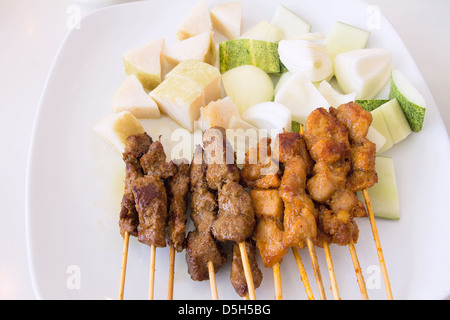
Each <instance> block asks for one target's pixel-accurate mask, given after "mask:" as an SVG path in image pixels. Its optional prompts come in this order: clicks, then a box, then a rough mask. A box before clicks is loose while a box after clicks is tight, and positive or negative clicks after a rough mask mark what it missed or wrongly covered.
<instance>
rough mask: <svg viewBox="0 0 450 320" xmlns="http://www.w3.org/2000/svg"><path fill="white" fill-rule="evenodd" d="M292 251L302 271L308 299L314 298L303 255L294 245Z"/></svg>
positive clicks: (301, 275)
mask: <svg viewBox="0 0 450 320" xmlns="http://www.w3.org/2000/svg"><path fill="white" fill-rule="evenodd" d="M292 253H293V254H294V258H295V262H296V263H297V268H298V271H299V272H300V278H301V279H302V282H303V285H304V286H305V291H306V295H307V296H308V300H314V294H313V292H312V289H311V285H310V284H309V280H308V276H307V274H306V270H305V266H304V265H303V261H302V257H301V256H300V253H299V252H298V250H297V248H295V247H292Z"/></svg>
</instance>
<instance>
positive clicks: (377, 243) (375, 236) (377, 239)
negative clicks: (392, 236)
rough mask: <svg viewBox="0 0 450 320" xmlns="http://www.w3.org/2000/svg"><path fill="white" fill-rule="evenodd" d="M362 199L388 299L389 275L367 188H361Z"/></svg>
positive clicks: (390, 297)
mask: <svg viewBox="0 0 450 320" xmlns="http://www.w3.org/2000/svg"><path fill="white" fill-rule="evenodd" d="M363 195H364V200H365V202H366V207H367V211H368V215H369V221H370V226H371V228H372V233H373V239H374V241H375V246H376V248H377V254H378V260H379V261H380V266H381V272H382V274H383V279H384V286H385V288H386V294H387V297H388V299H389V300H393V299H394V297H393V295H392V289H391V283H390V281H389V276H388V273H387V269H386V263H385V261H384V255H383V249H382V248H381V242H380V237H379V236H378V229H377V225H376V222H375V216H374V214H373V209H372V204H371V202H370V197H369V193H368V192H367V189H364V190H363Z"/></svg>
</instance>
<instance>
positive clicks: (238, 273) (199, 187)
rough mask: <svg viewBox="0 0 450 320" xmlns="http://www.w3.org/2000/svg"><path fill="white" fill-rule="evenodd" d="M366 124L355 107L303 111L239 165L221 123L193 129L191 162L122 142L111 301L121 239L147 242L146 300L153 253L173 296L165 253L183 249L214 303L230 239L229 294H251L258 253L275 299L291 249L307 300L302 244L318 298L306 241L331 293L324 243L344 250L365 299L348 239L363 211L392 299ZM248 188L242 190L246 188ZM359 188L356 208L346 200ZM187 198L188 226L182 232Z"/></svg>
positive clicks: (152, 146) (144, 140) (135, 140)
mask: <svg viewBox="0 0 450 320" xmlns="http://www.w3.org/2000/svg"><path fill="white" fill-rule="evenodd" d="M371 121H372V116H371V114H370V113H369V112H367V111H365V110H364V109H362V108H361V107H360V106H359V105H358V104H356V103H348V104H344V105H341V106H339V107H338V108H333V107H330V109H329V111H327V110H326V109H324V108H319V109H316V110H315V111H313V112H312V113H311V114H310V116H309V117H308V119H307V121H306V124H305V131H304V132H303V128H302V127H301V130H300V132H283V133H280V134H279V135H278V136H277V137H276V139H275V143H274V145H273V150H272V147H271V146H272V143H271V139H270V138H263V139H261V140H260V141H259V143H258V145H257V146H256V147H254V148H250V149H249V151H248V152H247V154H246V157H245V164H244V166H243V167H242V169H239V168H238V166H237V164H236V158H235V152H234V150H233V148H232V147H231V144H230V143H229V141H228V140H227V138H226V134H225V130H224V129H223V128H218V127H215V128H210V129H208V130H206V131H205V132H203V137H202V140H203V146H196V148H195V151H194V154H193V158H192V160H191V163H190V164H189V162H188V161H187V160H184V159H183V160H176V161H170V162H168V161H166V155H165V153H164V148H163V146H162V144H161V143H160V141H153V140H152V139H151V137H149V136H148V135H147V134H145V133H144V134H141V135H133V136H130V137H129V138H128V140H127V144H126V148H125V152H124V154H123V159H124V162H125V165H126V178H125V190H124V195H123V198H122V207H121V212H120V219H119V226H120V232H121V235H122V236H123V238H124V248H123V259H122V269H121V280H120V288H119V299H123V294H124V284H125V274H126V264H127V252H128V242H129V237H130V235H133V236H137V238H138V240H139V241H140V242H142V243H144V244H147V245H149V246H150V248H151V251H150V252H151V253H150V277H149V279H150V280H149V299H153V290H154V276H155V275H154V273H155V250H156V247H164V246H166V242H167V243H168V244H169V246H170V255H169V257H170V263H169V265H170V270H169V294H168V299H172V298H173V285H174V284H173V274H174V257H175V251H176V252H181V251H183V249H186V262H187V265H188V273H189V274H190V276H191V278H192V279H193V280H195V281H203V280H209V281H210V284H211V293H212V297H213V299H218V294H217V285H216V282H215V273H216V272H217V271H218V270H219V269H220V268H221V267H222V266H223V264H224V263H225V262H226V260H227V259H226V257H227V255H226V252H225V250H224V247H225V244H226V243H230V242H231V243H232V244H233V258H232V259H233V260H232V264H231V275H230V278H231V282H232V284H233V287H234V288H235V291H236V293H237V294H238V295H240V296H241V297H243V298H245V299H252V300H254V299H256V293H255V289H256V288H257V287H259V285H260V284H261V281H262V272H261V270H260V269H259V266H258V264H257V262H256V249H258V251H259V253H260V255H261V258H262V262H263V264H264V266H265V267H266V268H272V269H273V274H274V283H275V298H276V299H282V284H281V275H280V264H281V262H282V260H283V257H284V256H285V255H286V254H287V253H288V251H289V250H290V249H291V250H292V253H293V255H294V257H295V261H296V263H297V266H298V269H299V272H300V275H301V279H302V281H303V284H304V286H305V290H306V293H307V296H308V298H309V299H314V295H313V293H312V290H311V286H310V283H309V280H308V277H307V275H306V271H305V268H304V265H303V262H302V259H301V256H300V253H299V251H298V250H299V249H303V248H307V249H308V253H309V255H310V257H311V262H312V267H313V271H314V276H315V280H316V283H317V286H318V291H319V294H320V298H321V299H326V294H325V290H324V286H323V282H322V276H321V273H320V268H319V264H318V260H317V255H316V251H315V247H316V246H317V247H321V248H323V249H324V252H325V257H326V260H327V266H328V271H329V275H330V279H331V287H332V290H333V296H334V298H335V299H340V295H339V290H338V287H337V282H336V277H335V274H334V267H333V262H332V258H331V253H330V248H329V245H330V244H337V245H340V246H347V245H348V247H349V250H350V253H351V257H352V261H353V264H354V268H355V272H356V275H357V280H358V284H359V287H360V290H361V295H362V297H363V299H368V295H367V290H366V286H365V282H364V277H363V275H362V272H361V268H360V266H359V262H358V257H357V254H356V249H355V243H356V242H357V240H358V236H359V229H358V226H357V224H356V222H355V220H354V218H356V217H365V216H369V219H370V223H371V226H372V231H373V235H374V240H375V244H376V247H377V253H378V258H379V261H380V265H381V270H382V273H383V277H384V280H385V287H386V292H387V295H388V298H389V299H392V291H391V288H390V283H389V278H388V275H387V271H386V266H385V262H384V257H383V252H382V249H381V245H380V241H379V237H378V232H377V229H376V225H375V219H374V217H373V212H372V209H371V205H370V199H369V197H368V194H367V189H368V188H370V187H371V186H372V185H373V184H375V183H376V182H377V174H376V172H375V145H374V144H373V143H372V142H370V141H369V140H368V139H366V135H367V131H368V128H369V126H370V123H371ZM248 189H249V190H250V191H249V192H248V191H247V190H248ZM357 191H363V194H364V197H365V201H366V207H367V210H366V207H364V204H363V203H362V202H361V201H359V200H358V198H357V197H356V194H355V193H356V192H357ZM189 195H190V200H191V201H190V204H191V216H190V218H191V220H192V221H193V223H194V226H195V230H193V231H190V232H188V233H187V236H186V221H187V216H186V212H187V209H188V208H187V207H188V196H189Z"/></svg>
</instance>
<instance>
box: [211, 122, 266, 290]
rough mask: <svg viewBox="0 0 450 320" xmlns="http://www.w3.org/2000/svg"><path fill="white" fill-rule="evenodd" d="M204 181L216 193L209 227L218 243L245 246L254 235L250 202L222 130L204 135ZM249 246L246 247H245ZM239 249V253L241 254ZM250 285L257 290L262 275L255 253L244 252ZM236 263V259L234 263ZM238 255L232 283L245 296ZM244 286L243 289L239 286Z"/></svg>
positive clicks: (234, 256)
mask: <svg viewBox="0 0 450 320" xmlns="http://www.w3.org/2000/svg"><path fill="white" fill-rule="evenodd" d="M203 145H204V149H205V160H206V163H207V173H206V180H207V183H208V186H209V187H210V188H211V189H213V190H217V199H218V214H217V217H216V219H215V220H214V221H213V223H212V233H213V235H214V238H215V239H217V240H219V241H222V242H224V241H232V242H234V243H235V246H236V245H237V244H240V243H244V242H245V241H246V240H247V239H249V238H250V237H251V235H252V234H253V229H254V227H255V215H254V210H253V207H252V203H251V198H250V195H249V194H248V192H247V191H246V190H245V189H244V187H243V186H242V185H241V184H240V183H239V180H240V174H239V169H238V167H237V164H236V158H235V153H234V150H233V148H232V147H231V144H230V143H229V142H228V140H227V138H226V132H225V129H223V128H220V127H213V128H210V129H208V130H206V131H205V132H204V133H203ZM247 246H248V244H247ZM240 250H241V249H240V248H239V252H240ZM246 253H247V257H248V260H249V265H250V271H251V275H252V278H253V279H252V280H253V285H254V287H255V288H257V287H259V285H260V284H261V281H262V273H261V271H260V270H259V268H258V265H257V264H256V260H255V251H254V250H248V249H247V250H246ZM235 259H238V260H239V261H238V260H236V261H235ZM240 259H241V258H240V253H239V255H237V254H234V255H233V263H232V272H231V275H232V276H231V281H232V283H233V286H234V288H235V289H236V292H237V293H238V294H239V295H241V296H244V295H246V294H247V292H248V287H247V285H248V283H247V280H248V279H247V278H246V276H245V272H244V266H243V264H242V262H240V261H241V260H240ZM243 283H245V284H246V285H245V287H243V286H242V284H243Z"/></svg>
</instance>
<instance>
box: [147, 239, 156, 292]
mask: <svg viewBox="0 0 450 320" xmlns="http://www.w3.org/2000/svg"><path fill="white" fill-rule="evenodd" d="M155 256H156V247H155V245H153V244H152V245H151V246H150V274H149V280H148V299H149V300H153V293H154V289H155Z"/></svg>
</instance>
